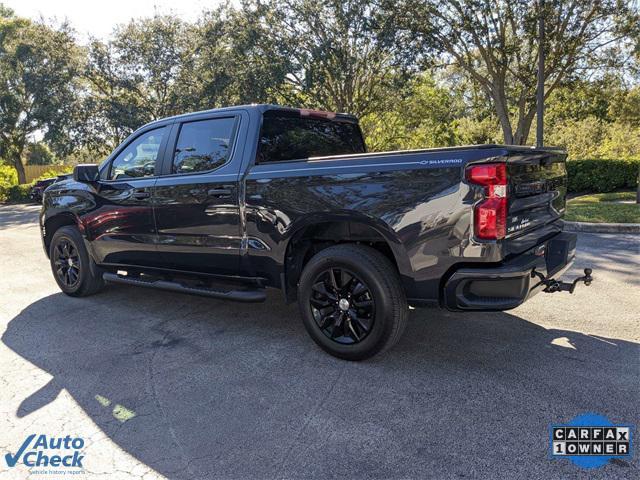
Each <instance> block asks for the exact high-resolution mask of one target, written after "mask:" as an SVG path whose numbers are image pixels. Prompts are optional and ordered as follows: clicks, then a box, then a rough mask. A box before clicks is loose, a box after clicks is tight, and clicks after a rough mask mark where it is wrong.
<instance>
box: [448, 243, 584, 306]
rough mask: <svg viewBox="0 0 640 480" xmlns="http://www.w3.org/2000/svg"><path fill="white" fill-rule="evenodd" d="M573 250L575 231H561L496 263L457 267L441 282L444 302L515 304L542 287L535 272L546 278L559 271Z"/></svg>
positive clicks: (567, 264)
mask: <svg viewBox="0 0 640 480" xmlns="http://www.w3.org/2000/svg"><path fill="white" fill-rule="evenodd" d="M575 252H576V234H574V233H561V234H559V235H556V236H555V237H553V238H551V239H550V240H547V241H546V242H544V243H542V244H540V245H537V246H536V247H534V248H532V249H530V250H528V251H526V252H525V253H523V254H521V255H518V256H517V257H515V258H512V259H511V260H509V261H507V262H503V263H501V264H499V265H497V266H492V267H463V268H459V269H457V270H455V271H454V272H453V273H452V274H451V275H450V276H449V277H448V278H447V280H446V282H445V283H444V287H443V291H442V299H443V303H444V306H445V307H446V308H448V309H449V310H476V311H477V310H485V311H487V310H488V311H495V310H509V309H511V308H515V307H517V306H518V305H521V304H522V303H523V302H525V301H526V300H527V299H528V298H530V297H532V296H533V295H535V294H536V293H538V292H539V291H541V290H543V289H544V288H545V285H544V284H543V283H542V280H541V278H540V276H539V275H537V274H541V275H542V276H543V277H544V278H545V279H548V278H553V277H555V276H559V275H562V273H564V272H565V271H566V270H567V269H568V268H569V267H570V266H571V264H572V263H573V260H574V258H575ZM534 272H537V274H534Z"/></svg>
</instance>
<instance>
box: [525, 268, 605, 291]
mask: <svg viewBox="0 0 640 480" xmlns="http://www.w3.org/2000/svg"><path fill="white" fill-rule="evenodd" d="M592 272H593V270H591V269H590V268H585V269H584V275H583V276H582V277H578V278H576V279H575V280H574V281H573V282H571V283H569V282H562V281H559V280H554V279H553V278H545V277H544V275H542V274H541V273H540V272H536V271H535V270H534V271H533V272H532V275H534V276H537V277H538V278H539V279H540V281H541V283H542V284H543V285H544V286H545V289H544V290H543V292H545V293H555V292H569V293H573V291H574V290H575V289H576V285H577V284H578V283H580V282H583V283H584V284H585V285H586V286H589V285H591V282H593V277H592V276H591V273H592Z"/></svg>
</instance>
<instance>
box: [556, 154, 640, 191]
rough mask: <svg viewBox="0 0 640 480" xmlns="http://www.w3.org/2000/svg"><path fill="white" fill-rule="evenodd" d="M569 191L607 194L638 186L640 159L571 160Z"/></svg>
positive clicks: (569, 164)
mask: <svg viewBox="0 0 640 480" xmlns="http://www.w3.org/2000/svg"><path fill="white" fill-rule="evenodd" d="M567 171H568V175H569V191H570V192H574V193H581V192H589V193H606V192H613V191H615V190H621V189H635V188H637V186H638V172H640V159H636V160H607V159H601V160H600V159H598V160H595V159H594V160H569V161H568V162H567Z"/></svg>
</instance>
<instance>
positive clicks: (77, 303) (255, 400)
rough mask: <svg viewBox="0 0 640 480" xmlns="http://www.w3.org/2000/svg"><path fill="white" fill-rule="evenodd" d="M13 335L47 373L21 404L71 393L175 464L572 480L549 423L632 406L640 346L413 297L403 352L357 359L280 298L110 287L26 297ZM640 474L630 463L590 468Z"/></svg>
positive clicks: (166, 467)
mask: <svg viewBox="0 0 640 480" xmlns="http://www.w3.org/2000/svg"><path fill="white" fill-rule="evenodd" d="M2 341H3V342H4V344H5V345H7V346H8V347H9V348H10V349H12V350H13V351H14V352H16V353H17V354H18V355H20V356H21V357H23V358H24V359H26V360H27V361H29V362H31V363H32V364H34V365H36V366H37V367H39V368H41V369H43V370H45V371H47V372H48V373H49V374H51V375H52V376H53V379H52V380H51V382H49V383H48V384H47V385H45V386H44V387H42V388H40V389H38V390H37V391H35V392H24V398H23V399H22V400H21V403H20V404H19V405H14V407H15V415H16V416H17V417H26V416H28V415H29V414H31V413H32V412H34V411H36V410H38V409H39V408H42V407H44V406H45V405H47V404H49V403H50V402H52V401H54V400H55V399H56V397H57V395H58V393H59V392H60V390H61V389H65V390H67V391H68V392H69V393H70V394H71V395H72V396H73V398H74V399H75V400H76V401H77V403H78V404H79V405H80V406H81V407H82V408H83V409H84V411H85V412H86V413H87V414H88V415H89V416H90V418H91V419H92V420H93V422H95V424H96V425H97V426H98V427H99V428H100V429H102V430H103V431H104V432H105V433H106V434H107V435H108V436H109V437H110V438H111V439H112V441H113V442H115V443H116V444H117V445H119V446H120V447H121V448H123V449H124V450H125V451H127V452H128V453H130V454H131V455H133V456H134V457H135V458H137V459H138V460H139V461H140V462H143V463H145V464H146V465H148V466H149V467H151V468H153V469H155V470H156V471H158V472H159V473H161V474H163V475H166V476H168V477H170V478H185V479H187V478H189V479H191V478H261V479H270V478H338V477H339V478H365V477H368V478H452V477H458V476H463V475H464V476H467V477H482V478H519V477H523V476H525V475H528V476H531V477H532V478H540V477H545V478H559V477H563V478H567V477H571V476H579V475H581V474H584V471H581V470H579V469H578V468H577V467H574V466H573V465H572V464H570V463H569V462H568V461H562V460H550V459H548V457H547V451H548V426H549V425H550V424H551V423H561V422H566V421H568V420H570V419H571V418H572V417H573V416H575V415H577V414H580V413H584V412H597V413H601V414H604V415H606V416H608V417H609V418H610V419H611V420H612V421H619V422H623V421H624V422H629V423H631V422H633V421H635V420H636V419H637V418H638V406H637V398H638V354H639V349H638V344H635V343H632V342H628V341H622V340H617V339H608V338H600V337H595V336H589V335H585V334H582V333H577V332H571V331H562V330H547V329H544V328H542V327H540V326H538V325H536V324H533V323H530V322H527V321H526V320H524V319H522V318H519V317H517V316H514V315H511V314H508V313H491V314H465V315H461V314H454V313H450V312H443V311H438V310H431V309H425V310H414V311H412V313H411V319H410V324H409V327H408V329H407V332H406V333H405V336H404V337H403V339H402V340H401V341H400V343H399V344H398V345H397V346H396V347H395V348H394V349H393V350H391V351H389V352H387V353H385V354H382V355H379V356H377V357H375V358H373V359H371V360H369V361H366V362H360V363H350V362H345V361H341V360H338V359H335V358H333V357H330V356H328V355H327V354H325V353H323V352H322V351H320V350H319V349H318V348H317V347H316V346H315V345H314V344H313V343H312V341H311V340H310V339H309V338H308V336H307V335H306V332H305V331H304V328H303V327H302V325H301V323H300V322H299V320H298V314H297V308H296V306H295V305H292V306H287V305H285V304H284V303H283V301H282V300H281V298H280V297H279V296H278V295H277V294H273V295H270V296H269V299H268V302H267V303H265V304H262V305H255V304H253V305H252V304H237V303H228V302H226V303H225V302H220V301H215V300H210V299H203V298H197V297H188V296H184V295H180V294H173V293H165V292H156V291H148V290H142V289H133V288H127V287H120V286H110V287H109V288H108V289H106V290H105V291H104V292H103V293H101V294H99V295H96V296H94V297H90V298H86V299H74V298H69V297H66V296H64V295H62V294H55V295H51V296H49V297H46V298H43V299H41V300H39V301H37V302H35V303H33V304H32V305H30V306H29V307H27V308H26V309H24V310H23V311H22V312H21V313H20V314H19V315H17V316H16V317H15V318H13V319H12V320H11V322H10V323H9V325H8V328H7V330H6V332H5V334H4V335H3V336H2ZM634 399H635V400H634ZM49 433H51V434H56V435H58V434H60V435H64V434H70V435H73V434H74V432H49ZM636 474H637V463H636V461H635V460H634V461H633V462H624V461H616V462H615V463H610V464H608V465H607V466H605V467H603V468H602V469H599V470H597V471H594V472H590V475H593V477H595V478H598V477H600V476H602V477H603V478H604V477H607V476H608V477H611V476H614V477H616V478H625V477H629V478H632V477H635V475H636Z"/></svg>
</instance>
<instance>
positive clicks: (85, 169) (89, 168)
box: [73, 163, 100, 183]
mask: <svg viewBox="0 0 640 480" xmlns="http://www.w3.org/2000/svg"><path fill="white" fill-rule="evenodd" d="M73 179H74V180H75V181H76V182H83V183H91V182H97V181H98V180H100V171H99V170H98V165H96V164H95V163H85V164H82V165H76V167H75V168H74V169H73Z"/></svg>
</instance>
